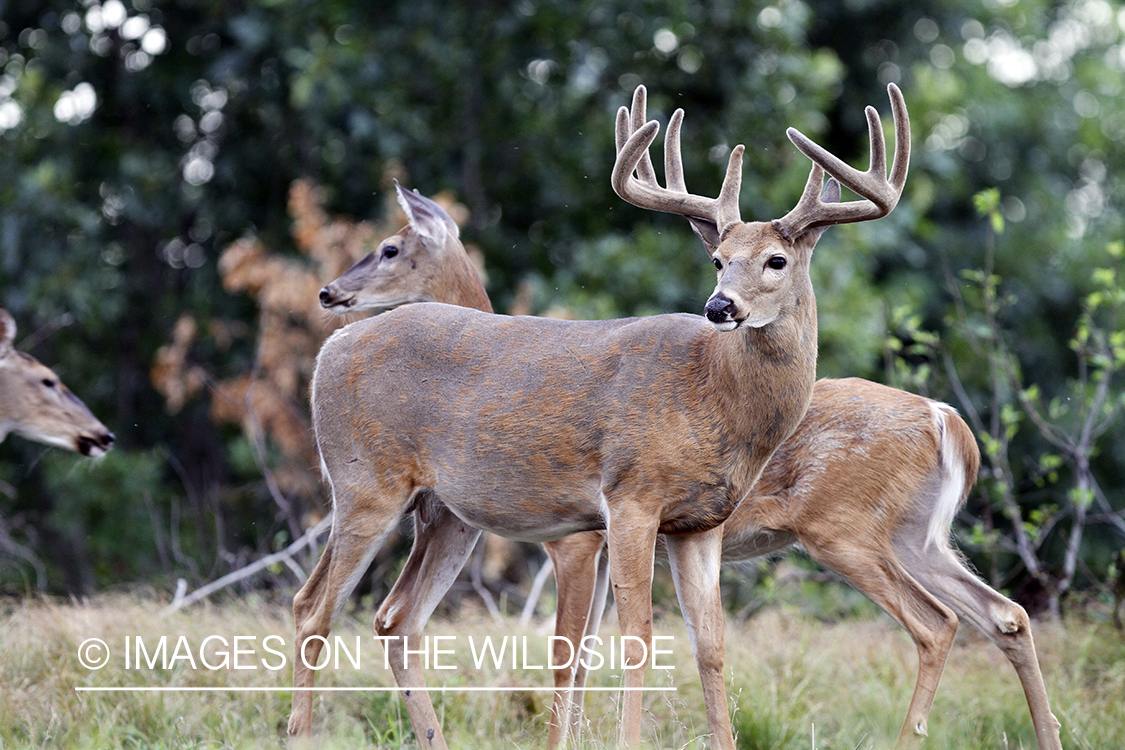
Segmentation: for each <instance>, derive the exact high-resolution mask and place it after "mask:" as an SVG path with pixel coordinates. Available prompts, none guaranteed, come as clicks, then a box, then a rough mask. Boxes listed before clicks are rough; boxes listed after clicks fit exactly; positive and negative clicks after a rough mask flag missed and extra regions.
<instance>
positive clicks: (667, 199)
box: [611, 86, 743, 230]
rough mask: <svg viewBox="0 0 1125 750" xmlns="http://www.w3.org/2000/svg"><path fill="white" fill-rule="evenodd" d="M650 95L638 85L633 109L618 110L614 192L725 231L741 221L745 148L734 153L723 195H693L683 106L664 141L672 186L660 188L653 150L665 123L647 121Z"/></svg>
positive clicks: (673, 119) (668, 178)
mask: <svg viewBox="0 0 1125 750" xmlns="http://www.w3.org/2000/svg"><path fill="white" fill-rule="evenodd" d="M646 93H647V92H646V91H645V88H644V86H638V87H637V89H636V91H634V92H633V105H632V107H631V109H630V110H626V109H625V108H624V107H621V108H620V109H619V110H618V111H617V122H616V129H615V138H616V144H617V161H616V163H614V165H613V176H612V178H611V179H612V183H613V189H614V192H616V193H617V194H618V195H619V196H621V197H622V198H623V199H624V200H626V201H628V202H629V203H632V204H633V205H635V206H638V207H640V208H647V209H651V210H655V211H664V212H667V213H673V214H679V215H681V216H688V217H691V218H698V219H705V220H707V221H709V222H713V223H715V224H716V225H718V228H719V229H720V230H722V229H723V228H724V227H726V226H727V225H728V224H730V223H732V222H738V221H741V218H740V216H739V210H738V192H739V188H740V187H741V182H742V152H743V147H742V146H738V147H736V148H735V149H734V150H733V151H732V152H731V156H730V162H729V163H728V164H727V174H726V177H725V178H724V179H723V187H722V190H721V191H720V193H719V197H718V198H705V197H703V196H699V195H693V194H691V193H689V192H688V191H687V187H686V186H685V184H684V171H683V159H682V157H681V155H680V125H681V124H682V123H683V118H684V113H683V110H681V109H677V110H676V111H675V112H673V113H672V119H671V120H670V121H669V123H668V133H667V135H666V137H665V142H664V172H665V178H666V180H667V183H668V187H667V188H662V187H660V184H659V182H657V179H656V173H655V171H654V169H653V166H652V158H651V157H650V156H649V151H648V149H649V147H650V146H651V145H652V142H653V140H655V139H656V131H657V130H658V129H659V127H660V126H659V124H658V123H657V122H656V121H655V120H653V121H650V122H648V123H644V122H643V121H644V117H645V104H646ZM642 123H643V124H642ZM634 171H635V172H636V173H637V176H636V177H634V176H633V173H634Z"/></svg>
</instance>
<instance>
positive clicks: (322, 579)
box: [289, 517, 398, 737]
mask: <svg viewBox="0 0 1125 750" xmlns="http://www.w3.org/2000/svg"><path fill="white" fill-rule="evenodd" d="M384 520H385V519H384ZM397 520H398V519H397V517H393V518H391V519H390V521H389V522H387V523H386V524H385V525H384V526H383V528H379V525H378V523H375V522H373V519H370V518H365V519H361V520H360V521H359V522H357V523H352V524H350V526H348V527H347V528H343V524H340V523H339V519H338V518H335V519H334V520H333V528H332V533H331V535H330V536H329V537H328V543H327V544H325V546H324V552H323V553H322V554H321V556H320V561H319V562H318V563H317V564H316V567H315V568H314V569H313V572H312V575H311V576H309V580H307V581H306V582H305V585H304V586H302V587H301V590H300V591H298V592H297V595H296V596H295V597H294V598H293V620H294V625H295V630H296V642H295V643H294V650H295V655H294V659H293V709H292V712H291V713H290V715H289V734H290V736H294V737H296V736H300V735H307V734H309V733H310V732H311V731H312V707H313V692H312V688H313V683H314V681H315V680H316V670H315V669H313V667H314V666H316V664H317V660H318V658H319V657H320V651H321V646H322V645H323V643H324V639H325V638H326V637H327V636H328V631H329V629H330V628H331V626H332V618H333V617H335V616H336V614H337V613H338V612H339V611H340V609H341V608H342V607H343V606H344V602H346V601H347V598H348V596H349V595H350V594H351V592H352V590H353V589H354V588H355V585H356V583H357V582H358V581H359V578H360V577H361V576H362V575H363V573H364V571H366V570H367V566H368V565H369V564H370V563H371V559H372V558H373V557H374V556H375V553H376V552H377V551H378V550H379V547H380V545H381V544H382V541H383V539H384V538H385V537H386V535H387V533H388V532H389V531H390V530H391V528H392V527H393V526H394V522H395V521H397Z"/></svg>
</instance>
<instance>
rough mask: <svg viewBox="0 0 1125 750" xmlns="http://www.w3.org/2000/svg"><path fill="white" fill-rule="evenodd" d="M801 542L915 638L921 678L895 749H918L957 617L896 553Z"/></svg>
mask: <svg viewBox="0 0 1125 750" xmlns="http://www.w3.org/2000/svg"><path fill="white" fill-rule="evenodd" d="M801 542H802V543H803V544H804V545H805V549H807V550H808V552H809V554H810V555H812V557H813V559H815V560H816V561H817V562H819V563H820V564H821V565H824V566H825V567H827V568H829V569H831V570H834V571H836V572H837V573H839V574H840V575H842V576H843V577H844V578H845V579H847V581H848V582H849V583H850V584H851V585H852V586H854V587H855V588H856V589H858V590H859V591H860V592H861V593H862V594H863V595H864V596H866V597H867V598H868V599H870V600H871V601H873V602H875V603H876V604H878V605H879V606H880V607H881V608H882V609H883V611H884V612H886V613H887V614H889V615H890V616H891V617H893V618H894V619H895V620H896V621H898V623H899V624H900V625H902V627H904V628H906V631H907V632H908V633H910V637H911V638H912V639H913V640H914V645H915V646H916V647H917V649H918V678H917V681H916V682H915V685H914V694H913V695H912V696H911V698H910V708H909V709H908V710H907V714H906V720H905V721H904V722H903V724H902V729H901V730H900V731H899V735H898V741H897V742H896V743H895V748H897V750H904V749H905V748H916V747H918V746H919V745H920V744H921V742H922V738H923V737H925V736H926V720H927V719H928V717H929V715H930V709H931V708H932V707H933V703H934V696H935V695H936V694H937V688H938V683H939V682H940V681H941V673H942V671H944V669H945V662H946V660H947V659H948V658H949V650H950V649H951V648H952V647H953V638H954V636H955V635H956V634H957V615H956V614H954V613H953V610H951V609H950V608H949V607H947V606H946V605H944V604H942V603H941V602H940V601H939V600H938V599H937V598H935V597H934V596H933V595H932V594H930V592H929V591H927V590H926V589H925V588H923V586H922V584H921V583H919V582H918V581H917V580H915V578H914V577H913V576H912V575H911V574H910V573H909V572H908V570H907V569H906V568H904V567H903V565H902V564H900V563H899V561H898V560H897V559H895V558H894V553H893V552H892V551H891V550H887V549H871V548H867V547H864V546H862V545H857V544H851V543H844V542H841V541H840V540H833V541H831V542H830V543H828V544H824V545H819V544H816V543H814V542H813V540H811V539H806V538H803V537H802V538H801Z"/></svg>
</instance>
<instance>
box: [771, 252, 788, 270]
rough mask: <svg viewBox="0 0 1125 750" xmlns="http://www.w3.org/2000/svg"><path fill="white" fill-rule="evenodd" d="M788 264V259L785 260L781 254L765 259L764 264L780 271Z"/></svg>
mask: <svg viewBox="0 0 1125 750" xmlns="http://www.w3.org/2000/svg"><path fill="white" fill-rule="evenodd" d="M788 264H789V261H787V260H785V256H783V255H775V256H773V257H772V258H770V259H769V260H767V261H766V266H767V267H769V268H772V269H773V270H775V271H780V270H781V269H783V268H785V266H787V265H788Z"/></svg>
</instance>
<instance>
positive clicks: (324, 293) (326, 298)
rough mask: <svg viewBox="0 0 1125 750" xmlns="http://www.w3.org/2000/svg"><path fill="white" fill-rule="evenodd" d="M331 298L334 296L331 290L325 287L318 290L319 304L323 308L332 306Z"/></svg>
mask: <svg viewBox="0 0 1125 750" xmlns="http://www.w3.org/2000/svg"><path fill="white" fill-rule="evenodd" d="M333 296H334V295H333V294H332V288H331V287H327V286H326V287H324V288H323V289H321V290H320V304H321V305H323V306H325V307H328V306H329V305H331V304H332V298H333Z"/></svg>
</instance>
